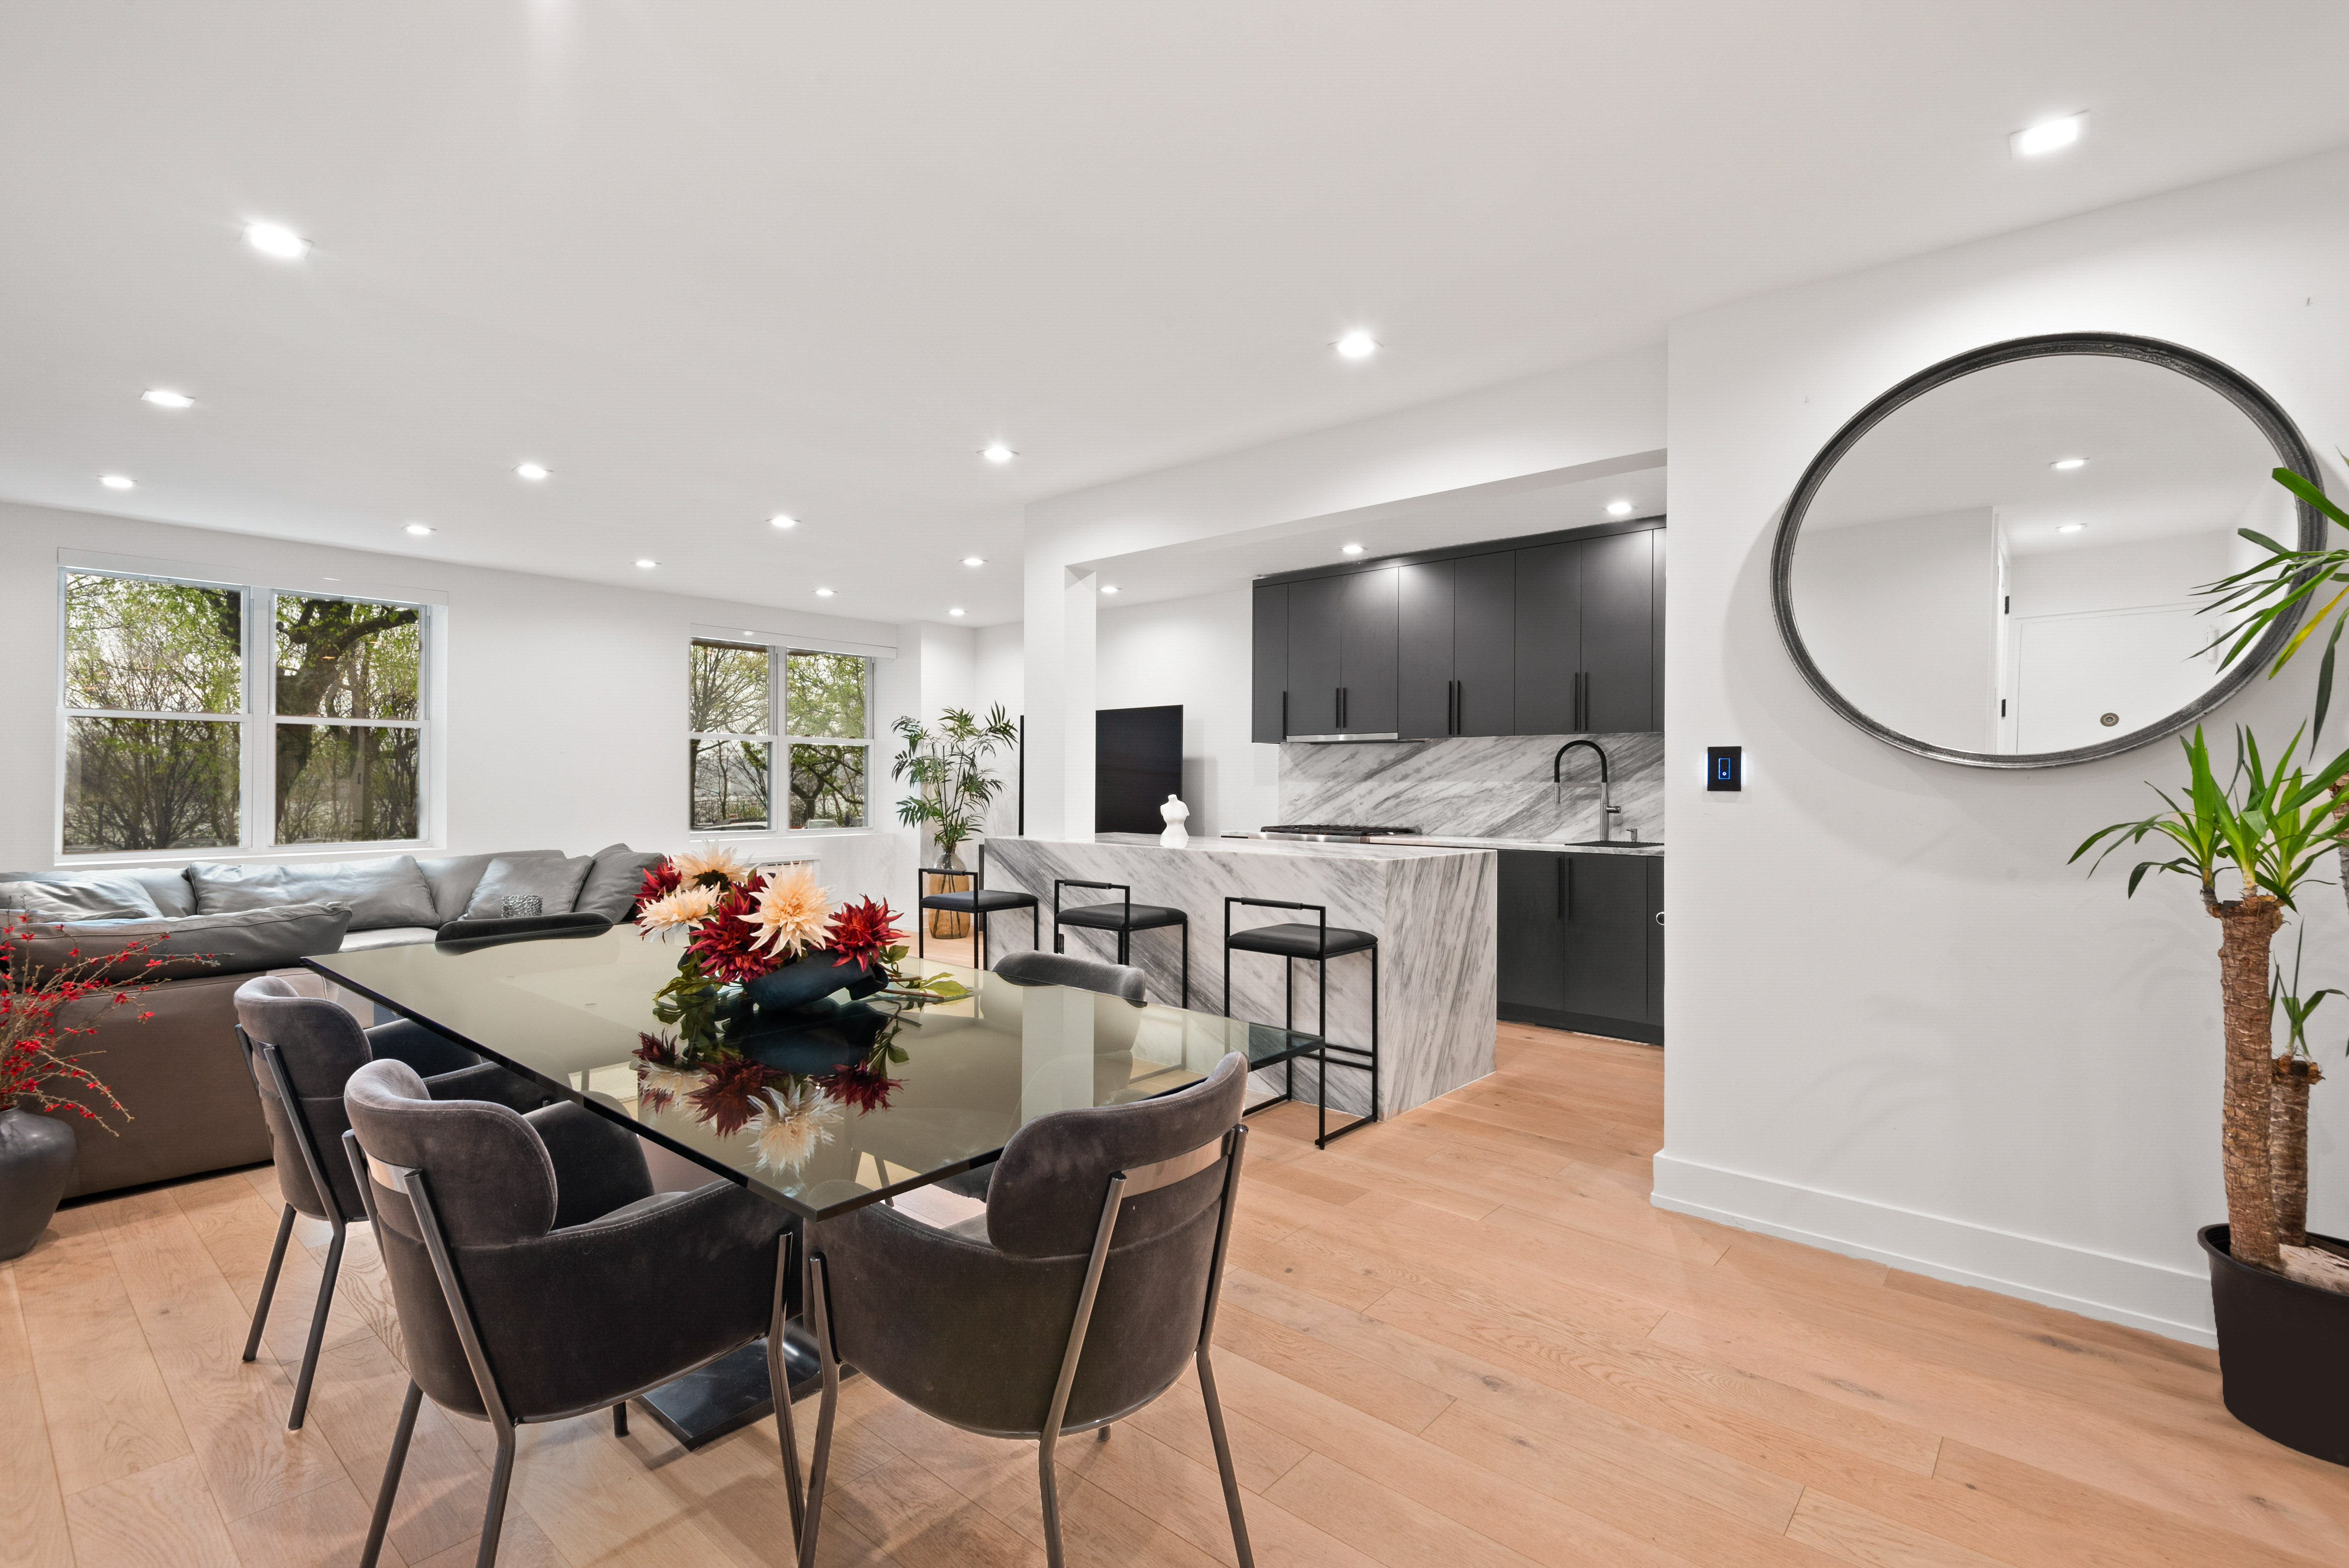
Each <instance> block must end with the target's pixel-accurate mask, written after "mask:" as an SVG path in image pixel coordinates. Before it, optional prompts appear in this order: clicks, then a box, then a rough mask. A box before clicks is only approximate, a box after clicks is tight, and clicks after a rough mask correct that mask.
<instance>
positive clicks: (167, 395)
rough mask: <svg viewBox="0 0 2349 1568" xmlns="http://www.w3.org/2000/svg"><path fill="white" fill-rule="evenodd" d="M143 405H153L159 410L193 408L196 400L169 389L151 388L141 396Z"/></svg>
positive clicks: (183, 393)
mask: <svg viewBox="0 0 2349 1568" xmlns="http://www.w3.org/2000/svg"><path fill="white" fill-rule="evenodd" d="M139 400H140V402H142V403H152V404H154V405H155V407H158V408H192V407H195V406H196V400H195V399H194V398H193V397H189V396H188V395H187V394H186V393H185V392H174V391H172V390H171V388H170V387H149V388H147V390H146V391H144V392H141V393H140V394H139Z"/></svg>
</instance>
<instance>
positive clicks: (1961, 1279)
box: [1650, 1153, 2218, 1346]
mask: <svg viewBox="0 0 2349 1568" xmlns="http://www.w3.org/2000/svg"><path fill="white" fill-rule="evenodd" d="M1650 1201H1651V1202H1653V1203H1654V1204H1655V1206H1656V1207H1657V1208H1659V1209H1670V1210H1671V1211H1673V1212H1675V1213H1682V1214H1693V1215H1695V1216H1696V1217H1697V1218H1698V1219H1701V1220H1711V1221H1713V1222H1716V1223H1718V1224H1723V1225H1733V1226H1735V1227H1736V1228H1737V1229H1739V1230H1743V1231H1760V1232H1762V1233H1764V1234H1765V1235H1772V1236H1783V1237H1785V1239H1786V1240H1788V1241H1790V1242H1801V1243H1805V1244H1806V1245H1807V1246H1814V1247H1824V1248H1826V1250H1827V1251H1828V1252H1832V1253H1843V1254H1845V1255H1846V1256H1847V1257H1855V1258H1868V1259H1872V1260H1874V1261H1875V1262H1877V1263H1881V1264H1890V1265H1892V1266H1893V1267H1894V1268H1901V1269H1907V1270H1909V1272H1910V1273H1912V1274H1926V1275H1930V1277H1932V1278H1934V1279H1938V1280H1947V1281H1948V1282H1950V1283H1951V1284H1966V1285H1973V1286H1975V1287H1977V1288H1978V1289H1982V1290H1992V1291H1996V1292H1998V1293H1999V1294H2000V1295H2013V1296H2021V1297H2022V1298H2023V1300H2025V1301H2035V1302H2039V1303H2041V1304H2042V1305H2046V1306H2055V1307H2061V1308H2063V1309H2064V1311H2066V1312H2076V1313H2078V1314H2080V1315H2082V1316H2084V1317H2094V1318H2098V1319H2101V1320H2102V1321H2104V1322H2106V1323H2118V1324H2123V1325H2126V1326H2128V1327H2131V1328H2142V1329H2144V1330H2146V1331H2147V1333H2151V1334H2158V1335H2161V1336H2165V1337H2167V1338H2170V1339H2179V1340H2184V1341H2185V1342H2186V1343H2187V1344H2189V1345H2200V1346H2216V1345H2217V1344H2218V1338H2217V1336H2215V1335H2214V1334H2213V1333H2212V1332H2211V1321H2210V1277H2209V1274H2205V1273H2203V1272H2202V1271H2200V1270H2199V1269H2179V1268H2174V1267H2172V1266H2170V1265H2169V1264H2155V1263H2147V1262H2145V1261H2143V1260H2141V1259H2137V1258H2123V1257H2116V1256H2114V1255H2112V1254H2111V1253H2098V1252H2092V1251H2089V1250H2087V1249H2086V1248H2083V1247H2073V1246H2066V1245H2064V1244H2063V1243H2057V1242H2048V1241H2042V1240H2040V1239H2038V1238H2036V1237H2033V1236H2023V1235H2017V1234H2015V1233H2013V1232H2011V1231H2001V1230H1995V1229H1992V1228H1991V1227H1989V1226H1985V1225H1976V1224H1971V1223H1969V1222H1965V1221H1962V1220H1951V1219H1945V1218H1942V1217H1941V1216H1940V1215H1936V1214H1923V1213H1919V1212H1915V1211H1914V1210H1909V1209H1901V1208H1896V1207H1894V1206H1893V1205H1891V1204H1889V1203H1878V1202H1870V1201H1868V1200H1867V1199H1864V1198H1851V1197H1846V1196H1844V1195H1843V1194H1841V1193H1837V1192H1825V1191H1819V1190H1818V1189H1816V1188H1812V1187H1801V1186H1796V1185H1795V1184H1794V1183H1792V1182H1786V1181H1775V1180H1773V1179H1771V1178H1769V1177H1764V1176H1754V1175H1749V1174H1747V1173H1745V1172H1744V1171H1727V1170H1723V1169H1722V1168H1720V1167H1718V1166H1713V1165H1703V1164H1699V1163H1697V1162H1695V1161H1688V1160H1682V1159H1680V1158H1678V1157H1676V1156H1674V1155H1672V1154H1671V1153H1662V1154H1659V1155H1657V1156H1656V1180H1655V1191H1654V1193H1653V1194H1652V1196H1651V1199H1650Z"/></svg>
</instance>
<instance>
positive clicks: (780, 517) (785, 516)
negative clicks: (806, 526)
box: [767, 511, 800, 528]
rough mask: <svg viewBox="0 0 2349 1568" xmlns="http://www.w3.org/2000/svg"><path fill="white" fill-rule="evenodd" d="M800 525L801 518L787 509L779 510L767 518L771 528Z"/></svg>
mask: <svg viewBox="0 0 2349 1568" xmlns="http://www.w3.org/2000/svg"><path fill="white" fill-rule="evenodd" d="M799 525H800V520H799V519H798V518H795V517H793V516H792V515H791V513H789V512H785V511H779V512H777V513H775V515H774V516H772V517H771V518H769V519H768V520H767V526H768V527H769V528H797V527H798V526H799Z"/></svg>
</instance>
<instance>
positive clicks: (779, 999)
mask: <svg viewBox="0 0 2349 1568" xmlns="http://www.w3.org/2000/svg"><path fill="white" fill-rule="evenodd" d="M839 958H840V954H837V953H834V952H833V951H832V950H831V949H830V948H826V947H819V948H816V949H814V950H813V951H812V952H810V953H809V954H806V955H805V956H804V957H802V958H801V959H800V960H799V961H798V962H797V963H795V964H786V965H783V966H782V967H781V969H778V970H776V971H775V972H774V973H773V974H771V975H760V976H759V977H758V978H757V979H756V980H752V981H749V982H746V983H745V984H744V985H743V987H742V995H744V996H746V997H748V998H749V999H750V1002H751V1003H752V1005H753V1006H756V1007H757V1008H758V1009H759V1011H760V1012H761V1014H770V1013H792V1012H796V1011H799V1010H801V1009H802V1008H808V1007H812V1006H815V1005H816V1004H817V1003H819V1002H821V1001H823V999H824V998H825V997H826V996H829V995H832V994H833V992H834V991H842V990H844V991H846V992H847V993H848V995H849V996H850V998H851V999H852V1000H853V999H855V998H858V997H864V996H870V995H873V993H874V992H875V991H878V990H880V989H881V987H882V986H883V985H885V984H887V981H886V979H885V977H884V976H883V975H879V974H877V973H876V972H875V971H874V968H873V966H872V965H869V964H859V963H856V962H854V961H853V960H852V961H851V962H849V963H846V964H843V963H840V962H839Z"/></svg>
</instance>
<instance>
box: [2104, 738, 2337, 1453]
mask: <svg viewBox="0 0 2349 1568" xmlns="http://www.w3.org/2000/svg"><path fill="white" fill-rule="evenodd" d="M2184 744H2185V748H2186V759H2187V770H2188V784H2187V788H2186V789H2185V790H2184V791H2183V793H2182V795H2180V796H2179V797H2176V798H2173V797H2172V796H2170V795H2169V794H2168V793H2166V792H2164V791H2161V790H2158V789H2157V790H2156V791H2155V793H2156V794H2157V795H2158V796H2159V797H2160V799H2161V802H2162V807H2163V809H2162V810H2160V811H2159V812H2158V813H2157V814H2155V815H2154V816H2151V817H2147V818H2146V819H2144V820H2141V821H2136V822H2116V823H2115V824H2113V825H2112V826H2110V827H2107V828H2101V829H2098V830H2096V831H2095V832H2094V833H2092V834H2090V835H2089V836H2088V838H2087V841H2085V842H2084V843H2083V844H2081V846H2080V847H2079V848H2078V849H2077V850H2075V851H2073V855H2072V858H2073V859H2074V860H2075V861H2077V860H2078V859H2079V858H2080V857H2081V856H2083V855H2085V854H2087V853H2088V852H2089V851H2092V850H2095V849H2096V848H2097V846H2098V845H2099V844H2102V845H2103V846H2104V847H2103V849H2102V850H2101V851H2098V852H2097V855H2096V861H2095V863H2096V864H2101V863H2102V862H2103V861H2104V860H2105V858H2106V856H2108V855H2110V854H2112V853H2113V852H2114V851H2116V850H2118V849H2119V848H2120V847H2121V846H2122V845H2124V844H2132V845H2133V844H2142V843H2145V842H2147V841H2153V842H2156V843H2159V844H2161V845H2163V847H2164V848H2166V849H2168V850H2173V851H2178V852H2177V853H2175V854H2174V855H2173V856H2172V857H2171V858H2169V859H2168V860H2147V861H2138V862H2137V866H2136V868H2135V869H2134V870H2133V871H2131V872H2130V873H2129V882H2128V890H2129V892H2130V893H2131V894H2132V895H2134V894H2135V893H2136V892H2137V884H2138V883H2139V882H2143V881H2144V880H2145V877H2146V874H2147V872H2156V873H2163V872H2169V873H2176V874H2179V875H2184V876H2190V877H2192V878H2193V879H2194V880H2195V882H2197V883H2198V884H2199V892H2200V894H2201V899H2202V907H2203V909H2204V911H2205V912H2207V913H2209V915H2210V916H2211V918H2213V919H2215V920H2217V921H2218V922H2219V923H2220V944H2219V990H2220V1006H2221V1016H2222V1018H2223V1030H2222V1036H2223V1049H2224V1052H2225V1062H2226V1080H2225V1081H2226V1088H2225V1095H2224V1099H2223V1101H2222V1109H2221V1114H2220V1126H2221V1136H2220V1158H2221V1166H2222V1170H2223V1172H2224V1176H2225V1181H2226V1192H2227V1222H2226V1223H2225V1224H2223V1225H2206V1226H2204V1227H2203V1228H2202V1230H2201V1232H2200V1233H2199V1239H2200V1242H2201V1244H2202V1248H2203V1251H2204V1252H2205V1253H2206V1254H2207V1255H2208V1256H2209V1263H2210V1296H2211V1307H2212V1315H2213V1317H2214V1319H2215V1321H2216V1324H2217V1326H2218V1335H2219V1363H2220V1377H2221V1380H2222V1383H2223V1391H2224V1396H2225V1398H2226V1403H2227V1408H2228V1409H2229V1410H2230V1412H2232V1413H2233V1415H2234V1417H2235V1418H2236V1419H2238V1420H2240V1421H2241V1422H2242V1423H2243V1424H2244V1425H2245V1426H2248V1427H2250V1428H2251V1429H2253V1430H2254V1431H2258V1432H2261V1433H2262V1434H2264V1435H2265V1436H2267V1437H2270V1438H2272V1439H2275V1440H2276V1441H2277V1442H2280V1443H2282V1444H2284V1445H2285V1446H2286V1447H2288V1448H2293V1449H2299V1450H2300V1451H2301V1452H2302V1453H2306V1454H2313V1455H2315V1456H2316V1457H2317V1458H2319V1459H2324V1460H2332V1461H2333V1463H2335V1464H2349V1243H2344V1242H2343V1241H2340V1240H2338V1239H2336V1238H2333V1237H2330V1236H2322V1235H2317V1234H2314V1233H2311V1232H2310V1231H2308V1230H2307V1228H2306V1218H2307V1194H2308V1140H2307V1115H2308V1091H2309V1088H2310V1087H2311V1086H2312V1085H2313V1083H2314V1082H2315V1081H2316V1079H2317V1078H2318V1077H2319V1076H2320V1075H2318V1074H2317V1073H2315V1072H2314V1071H2313V1067H2314V1064H2313V1061H2311V1060H2310V1059H2309V1058H2308V1057H2307V1053H2306V1025H2307V1020H2308V1016H2309V1015H2310V1014H2311V1013H2313V1011H2314V1010H2315V1008H2316V1006H2317V1005H2318V1004H2319V1003H2320V1002H2322V1001H2323V998H2324V995H2326V993H2323V992H2320V993H2318V994H2317V995H2313V996H2309V997H2304V998H2303V997H2302V996H2301V995H2299V982H2298V965H2297V964H2295V965H2294V966H2293V967H2294V975H2293V980H2292V985H2291V986H2290V987H2289V988H2287V987H2286V986H2285V985H2284V983H2283V980H2282V971H2281V969H2280V968H2278V967H2277V966H2276V965H2275V964H2274V961H2273V958H2272V957H2271V951H2270V949H2271V943H2272V941H2273V939H2274V936H2275V933H2276V929H2277V927H2278V926H2280V925H2281V924H2282V923H2283V919H2284V916H2285V913H2287V912H2288V911H2292V910H2293V909H2294V908H2295V902H2294V901H2295V900H2296V899H2297V897H2298V896H2299V894H2300V892H2301V891H2302V888H2303V886H2304V885H2306V884H2307V883H2308V882H2309V881H2310V880H2311V876H2312V873H2313V872H2314V871H2315V870H2316V868H2317V866H2318V864H2319V862H2320V861H2322V860H2323V857H2324V856H2325V855H2326V854H2327V853H2329V852H2332V851H2335V850H2337V849H2339V848H2340V847H2342V844H2343V841H2344V825H2343V823H2342V822H2341V821H2340V820H2338V819H2336V818H2335V817H2334V816H2333V814H2332V807H2333V799H2334V797H2335V794H2336V792H2337V790H2338V789H2339V788H2340V787H2341V785H2342V784H2343V782H2344V780H2349V751H2344V752H2343V753H2342V754H2341V755H2340V756H2338V757H2335V758H2333V759H2332V760H2331V761H2329V762H2326V763H2325V764H2323V766H2322V767H2319V768H2316V769H2314V770H2313V771H2311V770H2309V769H2303V768H2298V767H2295V766H2293V763H2292V754H2293V752H2294V751H2296V750H2297V749H2298V748H2299V745H2300V737H2299V736H2297V735H2295V736H2294V737H2293V738H2292V744H2291V745H2289V746H2287V747H2285V748H2284V751H2283V755H2282V757H2281V758H2278V759H2277V760H2276V761H2275V762H2274V763H2273V764H2272V765H2270V764H2269V763H2268V762H2267V761H2265V760H2264V759H2263V758H2261V753H2260V748H2259V744H2258V742H2257V741H2256V740H2255V739H2254V738H2252V737H2251V734H2250V733H2249V732H2248V731H2245V730H2240V729H2239V730H2238V731H2237V732H2236V758H2235V769H2234V773H2233V776H2232V778H2231V779H2230V780H2229V782H2228V783H2226V784H2224V785H2222V784H2221V783H2220V781H2219V778H2218V775H2217V773H2216V772H2215V771H2214V769H2212V767H2211V763H2210V753H2209V747H2208V746H2207V745H2206V744H2205V743H2204V741H2203V738H2202V731H2201V730H2200V728H2199V727H2197V728H2196V730H2195V732H2194V738H2192V739H2191V740H2189V741H2186V742H2185V743H2184ZM2091 869H2093V866H2092V868H2091ZM2222 878H2223V879H2224V880H2225V881H2226V882H2230V883H2232V884H2234V885H2233V886H2230V887H2227V888H2222V887H2221V886H2220V882H2221V880H2222ZM2230 892H2231V893H2233V894H2234V896H2232V897H2228V896H2225V895H2226V894H2227V893H2230ZM2279 1006H2282V1008H2283V1010H2284V1011H2285V1012H2286V1013H2287V1014H2288V1016H2289V1018H2290V1022H2291V1026H2292V1030H2291V1032H2292V1038H2291V1040H2290V1041H2289V1042H2288V1043H2287V1045H2286V1047H2285V1050H2284V1053H2283V1054H2282V1056H2278V1055H2277V1054H2276V1051H2275V1013H2276V1010H2277V1008H2278V1007H2279Z"/></svg>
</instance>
